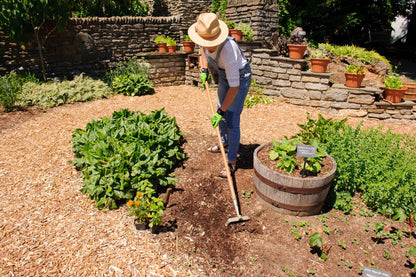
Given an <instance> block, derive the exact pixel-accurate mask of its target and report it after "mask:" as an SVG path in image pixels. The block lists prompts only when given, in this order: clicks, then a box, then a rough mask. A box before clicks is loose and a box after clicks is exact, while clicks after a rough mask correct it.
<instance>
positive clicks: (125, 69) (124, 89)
mask: <svg viewBox="0 0 416 277" xmlns="http://www.w3.org/2000/svg"><path fill="white" fill-rule="evenodd" d="M148 70H149V65H148V64H147V63H146V61H145V60H144V59H141V60H135V59H130V60H127V61H121V62H119V63H118V64H117V65H116V66H115V68H114V69H112V70H111V71H109V72H107V73H106V74H105V76H104V80H105V81H106V82H107V83H108V84H109V85H110V87H111V88H112V89H113V90H114V91H115V92H116V93H119V94H124V95H130V96H139V95H145V94H152V93H153V92H154V89H153V84H152V82H151V81H150V80H149V77H148Z"/></svg>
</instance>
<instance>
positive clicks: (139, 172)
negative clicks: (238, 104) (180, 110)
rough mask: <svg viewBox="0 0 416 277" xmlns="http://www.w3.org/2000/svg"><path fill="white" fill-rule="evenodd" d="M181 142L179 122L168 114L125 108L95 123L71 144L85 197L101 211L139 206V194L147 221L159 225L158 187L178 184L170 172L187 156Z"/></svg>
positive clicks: (91, 123)
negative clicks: (132, 204)
mask: <svg viewBox="0 0 416 277" xmlns="http://www.w3.org/2000/svg"><path fill="white" fill-rule="evenodd" d="M181 137H182V132H180V131H179V128H178V126H177V125H176V120H175V118H170V117H169V116H168V114H167V113H166V112H165V111H164V109H161V110H157V111H152V112H151V113H149V114H148V115H146V114H143V113H140V112H133V111H129V110H127V109H122V110H120V111H118V112H114V113H113V115H112V117H103V118H101V120H93V121H91V122H90V123H88V124H87V126H86V128H85V130H82V129H77V130H75V131H74V132H73V134H72V139H71V141H72V144H73V145H72V149H73V151H74V153H75V159H74V160H72V161H71V163H72V164H73V165H74V166H75V168H76V169H77V170H79V171H81V172H82V176H83V179H84V183H83V186H82V188H81V192H83V193H85V194H88V195H89V197H90V198H91V199H92V200H93V201H94V202H95V203H96V206H97V207H98V208H99V209H103V208H109V209H114V208H117V207H118V205H119V204H120V203H125V202H127V201H129V200H134V201H141V199H138V198H135V197H140V196H139V195H138V193H141V194H142V195H143V196H145V197H146V199H145V200H146V201H149V203H150V205H151V206H150V207H149V209H150V210H146V216H147V214H150V219H153V218H154V221H153V222H154V223H157V222H158V217H159V214H158V209H162V206H161V205H160V203H159V202H158V200H157V201H156V200H155V199H154V198H153V197H156V192H157V191H158V188H159V187H165V186H168V185H172V184H175V183H176V182H177V180H176V179H175V178H173V175H172V174H171V173H170V172H171V171H172V169H173V167H174V166H175V165H176V163H177V162H178V161H179V160H182V159H183V158H184V157H185V155H184V153H183V151H182V149H181V147H180V143H181ZM146 203H147V202H146ZM152 203H153V204H155V205H156V206H157V207H158V208H157V209H156V210H154V209H153V208H154V206H152ZM132 209H135V207H132ZM138 216H139V217H140V215H138Z"/></svg>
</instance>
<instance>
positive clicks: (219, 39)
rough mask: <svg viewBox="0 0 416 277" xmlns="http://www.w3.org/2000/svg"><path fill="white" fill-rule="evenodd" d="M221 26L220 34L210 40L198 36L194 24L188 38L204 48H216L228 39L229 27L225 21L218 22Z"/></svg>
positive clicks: (189, 30) (190, 28)
mask: <svg viewBox="0 0 416 277" xmlns="http://www.w3.org/2000/svg"><path fill="white" fill-rule="evenodd" d="M218 21H219V24H220V32H219V33H218V35H217V36H215V37H213V38H209V39H205V38H202V37H201V36H199V35H198V33H197V32H196V30H195V27H196V24H197V23H194V24H192V25H191V27H189V29H188V36H189V37H190V38H191V40H192V41H193V42H195V43H196V44H198V45H200V46H202V47H214V46H217V45H220V44H221V43H223V42H224V41H225V40H226V39H227V37H228V27H227V24H225V23H224V22H223V21H221V20H218Z"/></svg>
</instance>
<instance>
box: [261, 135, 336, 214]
mask: <svg viewBox="0 0 416 277" xmlns="http://www.w3.org/2000/svg"><path fill="white" fill-rule="evenodd" d="M270 144H271V143H266V144H263V145H261V146H259V147H257V149H256V150H255V151H254V157H253V159H254V161H253V167H254V184H255V190H256V195H257V196H258V197H259V198H260V199H261V200H262V201H263V202H265V203H266V204H267V205H268V206H271V207H272V208H273V209H275V210H276V211H278V212H280V213H283V214H291V215H298V216H309V215H315V214H319V212H320V211H321V209H322V206H323V204H324V202H325V199H326V196H327V195H328V191H329V188H330V186H331V181H332V179H333V178H334V176H335V171H336V169H337V165H336V162H335V160H334V159H333V158H332V157H330V156H328V157H329V158H330V160H331V161H332V163H333V167H332V170H331V171H330V172H329V173H328V174H325V175H324V176H322V177H308V178H301V177H292V176H290V175H287V174H281V173H279V172H277V171H274V170H271V169H270V168H268V167H267V166H265V165H264V164H262V163H261V162H260V160H259V159H258V153H259V151H261V150H262V149H263V148H265V147H266V146H268V145H270Z"/></svg>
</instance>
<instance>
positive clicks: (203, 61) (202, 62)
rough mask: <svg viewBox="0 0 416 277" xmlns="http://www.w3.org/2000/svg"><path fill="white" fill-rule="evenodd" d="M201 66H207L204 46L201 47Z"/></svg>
mask: <svg viewBox="0 0 416 277" xmlns="http://www.w3.org/2000/svg"><path fill="white" fill-rule="evenodd" d="M201 68H208V60H207V57H206V56H205V48H203V47H201Z"/></svg>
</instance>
